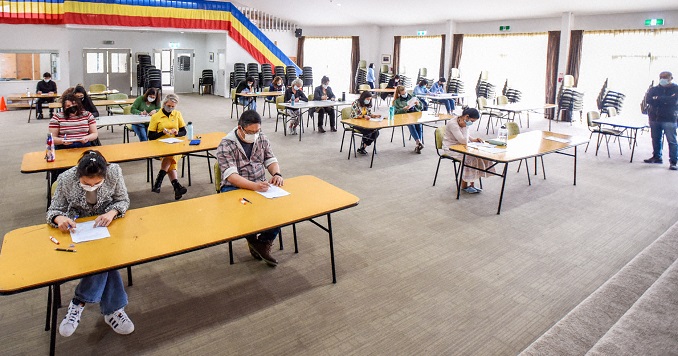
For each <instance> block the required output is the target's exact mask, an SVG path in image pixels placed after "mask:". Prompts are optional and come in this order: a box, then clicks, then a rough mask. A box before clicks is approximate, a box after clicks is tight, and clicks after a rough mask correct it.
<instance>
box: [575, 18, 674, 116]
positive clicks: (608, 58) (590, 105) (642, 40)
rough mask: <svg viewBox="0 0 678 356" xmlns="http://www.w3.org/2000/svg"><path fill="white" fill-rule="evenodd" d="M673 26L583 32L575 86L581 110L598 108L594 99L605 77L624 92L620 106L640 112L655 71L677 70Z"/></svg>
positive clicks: (656, 78) (657, 74)
mask: <svg viewBox="0 0 678 356" xmlns="http://www.w3.org/2000/svg"><path fill="white" fill-rule="evenodd" d="M674 43H678V31H676V30H628V31H595V32H584V38H583V41H582V55H581V67H580V71H579V82H578V83H577V87H579V88H580V89H581V90H583V91H584V92H585V95H584V108H585V110H587V111H589V110H598V105H597V102H596V100H597V99H598V94H600V91H601V89H602V87H603V84H604V83H605V80H606V79H608V86H607V89H608V90H614V91H617V92H620V93H622V94H624V95H626V98H625V100H624V106H623V107H622V110H629V112H631V113H634V114H637V113H640V103H641V101H643V97H644V96H645V92H646V91H647V89H648V87H649V86H650V84H651V83H652V81H653V80H654V84H655V85H657V82H658V80H659V73H661V72H663V71H670V72H672V73H674V77H678V76H677V75H676V73H677V72H676V71H678V47H677V46H673V45H669V44H674Z"/></svg>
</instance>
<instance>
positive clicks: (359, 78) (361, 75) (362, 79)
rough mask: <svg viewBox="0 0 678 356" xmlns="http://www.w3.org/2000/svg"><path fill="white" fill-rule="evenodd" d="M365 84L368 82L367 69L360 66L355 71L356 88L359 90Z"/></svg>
mask: <svg viewBox="0 0 678 356" xmlns="http://www.w3.org/2000/svg"><path fill="white" fill-rule="evenodd" d="M363 84H367V69H365V68H360V67H358V69H357V70H356V71H355V89H356V90H357V89H358V88H360V86H361V85H363Z"/></svg>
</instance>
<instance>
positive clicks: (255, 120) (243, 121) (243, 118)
mask: <svg viewBox="0 0 678 356" xmlns="http://www.w3.org/2000/svg"><path fill="white" fill-rule="evenodd" d="M252 124H261V115H259V113H258V112H256V110H245V112H243V113H242V115H240V119H238V125H240V127H242V128H245V127H246V126H249V125H252Z"/></svg>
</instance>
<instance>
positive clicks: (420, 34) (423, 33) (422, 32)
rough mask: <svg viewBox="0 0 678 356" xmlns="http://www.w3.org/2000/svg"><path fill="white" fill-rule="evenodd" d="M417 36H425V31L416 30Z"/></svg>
mask: <svg viewBox="0 0 678 356" xmlns="http://www.w3.org/2000/svg"><path fill="white" fill-rule="evenodd" d="M417 36H426V31H417Z"/></svg>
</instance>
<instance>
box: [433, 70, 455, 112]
mask: <svg viewBox="0 0 678 356" xmlns="http://www.w3.org/2000/svg"><path fill="white" fill-rule="evenodd" d="M445 92H446V91H445V77H440V79H438V81H437V82H435V83H433V85H431V94H434V95H435V94H445ZM434 101H437V102H439V103H441V104H443V105H445V109H447V113H448V114H450V115H452V112H453V111H454V100H453V99H435V100H434Z"/></svg>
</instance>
